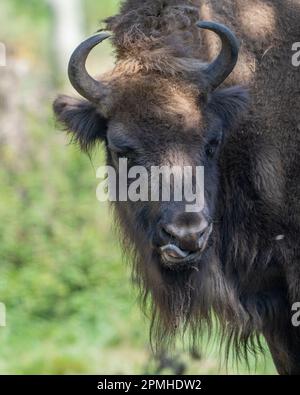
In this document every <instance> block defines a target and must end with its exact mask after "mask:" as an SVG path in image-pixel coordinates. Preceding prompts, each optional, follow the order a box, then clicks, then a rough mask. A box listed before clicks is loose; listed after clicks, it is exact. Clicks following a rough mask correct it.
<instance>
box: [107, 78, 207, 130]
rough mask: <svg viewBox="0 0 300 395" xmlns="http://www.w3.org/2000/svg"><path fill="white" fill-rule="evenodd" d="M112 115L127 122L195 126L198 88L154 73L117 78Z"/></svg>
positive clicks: (199, 117)
mask: <svg viewBox="0 0 300 395" xmlns="http://www.w3.org/2000/svg"><path fill="white" fill-rule="evenodd" d="M111 87H112V108H111V111H110V112H111V115H112V116H113V117H114V118H116V117H117V118H119V119H120V120H122V121H125V122H127V123H130V122H131V121H133V122H143V121H147V123H151V121H152V122H155V121H159V122H167V123H170V124H171V125H172V124H173V123H176V125H177V126H178V125H180V126H181V127H184V128H186V129H191V128H198V127H199V126H200V124H201V120H202V114H201V108H200V106H199V89H198V87H196V86H195V85H193V84H191V83H187V82H185V81H182V80H177V79H172V78H168V79H167V78H162V77H161V76H160V75H159V74H155V75H145V76H142V75H136V76H132V77H130V78H128V76H127V77H126V78H117V79H115V80H114V81H112V83H111Z"/></svg>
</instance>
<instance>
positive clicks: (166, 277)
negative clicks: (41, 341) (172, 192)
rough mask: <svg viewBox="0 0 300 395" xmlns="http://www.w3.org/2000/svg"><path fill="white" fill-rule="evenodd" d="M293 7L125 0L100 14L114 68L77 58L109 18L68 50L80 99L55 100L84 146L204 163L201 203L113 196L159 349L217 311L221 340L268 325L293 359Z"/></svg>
mask: <svg viewBox="0 0 300 395" xmlns="http://www.w3.org/2000/svg"><path fill="white" fill-rule="evenodd" d="M299 20H300V1H299V0H285V1H283V0H272V1H271V0H247V1H246V0H245V1H244V0H243V1H240V0H223V1H219V0H199V1H192V0H145V1H140V0H127V1H124V2H123V3H122V6H121V10H120V13H119V14H118V15H116V16H114V17H111V18H108V19H107V20H106V29H107V30H108V31H111V32H112V42H113V45H114V48H115V53H116V64H115V67H114V68H113V70H112V71H111V72H108V73H106V74H104V75H102V76H101V78H99V79H97V80H96V79H94V78H92V77H91V76H90V75H89V74H88V72H87V70H86V67H85V62H86V59H87V57H88V55H89V53H90V51H91V50H92V48H93V47H95V46H96V45H97V44H99V43H101V42H102V41H103V40H105V39H107V38H108V37H109V34H108V33H105V32H104V31H100V32H98V34H96V35H94V36H93V37H91V38H89V39H87V40H86V41H84V42H83V43H82V44H81V45H80V46H79V47H78V48H77V49H76V50H75V52H74V53H73V55H72V57H71V60H70V64H69V78H70V81H71V83H72V85H73V86H74V88H75V89H76V90H77V92H79V94H80V95H81V96H83V97H84V99H85V100H82V99H77V98H76V99H75V98H70V97H67V96H59V97H58V98H57V99H56V101H55V102H54V112H55V114H56V117H57V119H58V121H59V122H60V123H61V124H62V125H63V126H64V127H65V129H66V130H67V131H68V132H69V133H71V135H72V136H73V139H75V141H76V142H77V143H78V144H79V145H80V147H81V148H82V150H83V151H89V150H90V149H92V148H93V147H95V146H96V145H97V143H98V142H103V143H104V145H105V148H106V156H107V164H109V165H111V166H113V167H114V168H116V169H117V163H118V159H119V158H127V160H128V165H129V167H132V166H135V165H141V166H144V167H145V168H146V169H150V168H151V166H153V165H157V166H160V165H164V164H169V165H174V166H175V165H178V166H185V165H188V166H191V167H192V168H195V167H196V166H204V169H205V188H204V189H205V190H204V197H205V201H204V206H203V208H202V210H201V211H199V212H186V210H185V202H184V201H175V200H171V201H170V202H165V201H136V202H133V201H120V200H119V201H117V202H115V203H114V204H113V206H114V209H115V215H116V220H117V223H118V224H119V226H120V229H121V230H122V232H121V233H122V234H123V237H122V239H123V242H124V247H125V249H126V251H127V252H128V253H129V255H130V256H131V258H132V259H131V260H132V263H133V278H134V281H135V282H136V283H137V284H138V287H139V290H140V296H141V302H142V305H143V306H144V307H145V308H150V310H151V313H152V321H151V331H150V333H151V342H152V344H153V347H154V349H162V348H163V349H165V348H167V347H168V346H172V344H173V343H174V338H175V336H176V335H177V334H180V333H183V332H184V331H186V330H187V329H188V330H189V333H190V334H191V336H190V338H191V340H192V341H193V342H194V343H197V339H199V336H201V333H202V331H203V330H210V328H211V326H212V322H213V321H215V317H216V319H217V322H219V324H220V325H219V326H220V330H221V333H222V336H221V339H222V343H223V342H225V344H226V345H227V346H226V350H227V352H229V351H230V350H235V351H236V353H237V355H239V356H244V357H245V358H247V354H248V351H253V352H257V350H260V347H259V344H260V343H259V336H260V335H261V334H262V335H263V336H264V337H265V339H266V341H267V343H268V346H269V348H270V351H271V354H272V357H273V360H274V363H275V365H276V368H277V370H278V372H279V373H280V374H297V373H298V374H299V373H300V329H299V328H297V327H296V326H293V325H292V311H291V309H292V305H293V303H295V302H297V301H300V243H299V237H300V200H299V199H300V97H299V94H300V70H299V68H297V67H295V66H293V64H292V60H291V59H292V56H293V53H292V47H293V44H294V43H295V42H296V41H297V40H298V41H299V40H300V24H299ZM233 32H235V33H236V35H235V34H233ZM236 36H237V37H238V38H239V41H240V44H241V45H239V42H238V40H237V38H236Z"/></svg>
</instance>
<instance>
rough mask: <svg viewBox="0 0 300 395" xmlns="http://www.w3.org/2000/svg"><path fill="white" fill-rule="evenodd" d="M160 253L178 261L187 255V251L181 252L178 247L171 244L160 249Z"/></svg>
mask: <svg viewBox="0 0 300 395" xmlns="http://www.w3.org/2000/svg"><path fill="white" fill-rule="evenodd" d="M161 251H162V252H163V253H164V254H167V255H168V256H170V257H171V258H175V259H176V258H178V259H183V258H186V257H187V256H188V255H189V252H188V251H184V250H181V249H180V248H179V247H177V246H175V245H173V244H168V245H166V246H164V247H161Z"/></svg>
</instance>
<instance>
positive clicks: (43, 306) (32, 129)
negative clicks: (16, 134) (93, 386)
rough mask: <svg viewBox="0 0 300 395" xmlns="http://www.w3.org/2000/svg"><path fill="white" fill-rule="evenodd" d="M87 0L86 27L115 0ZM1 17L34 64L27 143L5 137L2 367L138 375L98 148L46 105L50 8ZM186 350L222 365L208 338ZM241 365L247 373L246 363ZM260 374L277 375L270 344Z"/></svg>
mask: <svg viewBox="0 0 300 395" xmlns="http://www.w3.org/2000/svg"><path fill="white" fill-rule="evenodd" d="M84 3H85V6H86V12H87V26H88V28H87V34H90V33H92V32H93V31H95V30H96V29H97V28H98V27H99V20H101V19H103V18H104V17H106V16H108V15H112V14H113V13H115V12H116V10H117V7H118V1H115V0H114V1H112V0H107V1H105V0H98V1H95V0H86V1H85V2H84ZM0 25H1V36H0V41H3V42H5V43H8V44H7V45H8V46H9V47H12V48H14V54H13V56H14V57H15V58H18V59H25V60H26V62H27V63H28V64H29V68H30V70H31V71H30V72H29V77H30V78H29V79H26V80H25V81H23V82H22V86H21V88H20V89H22V93H21V95H22V97H24V103H25V104H24V106H21V108H20V109H19V110H20V111H21V112H22V116H23V120H24V124H23V125H22V126H23V127H24V128H25V130H26V137H27V139H28V147H26V150H25V148H24V152H23V153H22V155H20V156H19V157H16V156H15V155H16V154H15V153H14V152H13V151H12V150H11V149H10V148H9V147H2V148H1V147H0V148H1V149H0V155H1V156H0V165H1V167H0V190H1V193H0V301H1V302H4V303H5V304H6V307H7V326H6V327H5V328H0V373H8V374H12V373H15V374H20V373H26V374H32V373H41V374H45V373H47V374H65V373H78V374H80V373H97V374H99V373H102V374H104V373H143V372H144V371H145V367H146V365H147V364H148V362H149V355H150V353H149V350H148V326H149V323H148V321H147V320H146V319H145V318H144V317H143V315H142V314H141V313H140V311H139V308H138V306H137V303H136V293H135V290H134V289H133V287H132V285H131V283H130V273H129V271H130V270H129V268H128V267H126V266H125V265H124V263H122V258H121V252H120V250H119V247H118V242H117V240H116V237H115V235H114V233H113V232H112V230H111V214H110V212H109V210H108V207H107V206H105V205H103V204H100V203H98V202H97V200H96V197H95V190H96V186H97V180H96V177H95V169H96V168H97V167H98V165H100V164H101V163H103V153H102V151H101V150H100V152H98V153H97V155H95V157H94V158H93V160H92V163H91V161H90V160H89V158H88V157H86V156H84V155H82V154H81V153H79V152H78V149H76V148H75V147H73V146H68V145H67V140H66V138H65V137H64V136H63V135H62V133H61V132H59V131H57V129H56V127H55V123H54V120H53V116H52V113H51V102H52V100H53V98H54V96H55V89H54V88H53V86H52V77H53V75H52V73H53V72H52V70H51V67H50V66H49V57H50V56H51V55H50V52H51V51H50V44H49V42H50V34H51V33H50V32H51V16H50V13H49V8H48V6H47V4H46V2H45V1H40V0H27V1H26V2H24V1H23V0H1V5H0ZM110 52H111V49H110V48H109V46H107V47H106V49H105V50H104V52H103V49H102V50H101V54H100V53H99V52H98V53H97V52H95V54H94V55H93V56H94V57H93V59H94V61H92V64H93V65H94V66H92V67H95V65H96V59H97V60H98V63H99V59H101V64H102V66H103V58H104V59H105V60H104V64H105V67H108V65H109V64H111V63H112V57H111V56H109V53H110ZM98 63H97V64H98ZM95 70H96V68H95ZM35 96H36V97H37V99H36V100H34V98H33V97H35ZM26 103H27V105H26ZM183 359H186V360H187V363H188V372H189V373H195V374H204V373H208V374H212V373H218V372H225V370H224V368H219V361H220V355H219V353H218V349H217V347H216V346H213V345H210V346H209V347H208V348H207V350H206V353H205V356H204V357H203V359H202V360H200V361H191V360H190V359H189V358H188V357H187V356H186V354H184V355H183ZM251 368H252V369H254V360H251ZM236 371H237V370H236V368H234V367H229V371H228V372H229V373H230V372H236ZM239 372H240V373H244V372H246V373H247V372H248V371H247V368H246V366H245V365H244V364H243V363H241V364H240V367H239ZM256 372H257V373H274V367H273V364H272V362H271V360H270V357H269V355H268V354H267V358H266V363H265V362H264V361H263V360H262V359H261V360H259V362H258V365H257V369H256Z"/></svg>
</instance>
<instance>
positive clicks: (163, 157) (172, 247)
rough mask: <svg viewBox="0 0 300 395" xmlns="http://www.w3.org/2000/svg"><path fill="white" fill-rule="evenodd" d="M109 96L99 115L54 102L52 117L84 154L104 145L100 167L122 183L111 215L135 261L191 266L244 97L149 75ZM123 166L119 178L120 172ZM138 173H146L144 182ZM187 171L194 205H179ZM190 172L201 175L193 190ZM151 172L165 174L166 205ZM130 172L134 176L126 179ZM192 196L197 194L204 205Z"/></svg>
mask: <svg viewBox="0 0 300 395" xmlns="http://www.w3.org/2000/svg"><path fill="white" fill-rule="evenodd" d="M110 89H111V91H110V107H109V109H108V110H106V113H105V115H103V113H102V109H101V108H100V107H99V106H97V105H94V104H91V103H89V102H87V101H80V100H77V99H71V98H68V97H65V96H62V97H60V98H58V99H57V100H56V102H55V105H54V109H55V112H56V115H57V117H58V119H59V120H60V121H61V122H63V123H64V124H65V127H66V129H67V130H68V131H71V132H72V133H73V137H74V138H75V140H76V141H77V142H78V143H79V144H80V146H81V148H82V149H83V150H87V149H89V148H91V147H92V146H93V145H94V144H95V143H96V142H97V141H103V142H104V144H105V147H106V152H107V164H108V165H110V166H112V167H114V168H115V170H116V173H117V174H119V175H120V174H121V173H123V177H124V176H125V177H126V179H125V180H121V181H122V182H125V183H127V191H128V194H127V198H126V199H125V200H126V201H123V200H124V199H120V196H119V194H117V199H116V200H117V201H116V203H115V208H116V211H117V218H118V219H119V220H120V223H121V225H122V226H123V229H124V233H125V234H126V238H127V239H129V240H130V242H131V244H133V245H134V247H135V249H136V250H138V252H139V254H140V255H141V256H143V254H144V253H145V251H147V254H148V255H151V260H152V262H153V261H155V262H156V263H158V265H159V266H160V267H163V268H165V269H168V270H170V269H172V270H178V269H180V270H182V269H184V270H186V269H188V268H192V267H195V266H196V265H198V264H199V263H200V260H201V256H202V254H203V253H204V252H205V251H206V249H207V248H208V247H209V246H210V245H211V234H212V231H213V222H214V218H215V211H216V206H217V200H218V186H219V178H220V173H221V172H222V170H221V169H220V167H219V158H220V154H221V153H222V148H223V146H224V144H226V139H227V136H228V134H229V132H230V131H231V130H232V129H233V128H234V127H235V126H236V124H237V121H238V119H240V115H241V114H242V113H243V112H244V110H245V107H246V102H247V98H246V96H247V95H246V93H245V91H244V90H243V89H241V88H230V89H225V90H220V91H215V92H213V93H210V94H208V95H203V94H201V91H200V90H199V87H198V86H197V85H195V84H194V83H190V82H188V81H185V80H174V79H170V78H158V77H155V76H154V75H148V76H146V77H145V76H134V77H132V78H128V77H127V78H124V79H121V80H120V79H118V81H115V82H113V83H111V85H110ZM124 159H126V167H127V169H126V172H125V173H124V171H123V172H122V168H120V165H121V166H124V163H125V162H124ZM140 168H142V170H143V169H144V170H145V172H146V173H147V177H146V178H144V179H142V178H141V172H140V170H139V169H140ZM186 168H187V169H191V172H192V173H191V174H192V178H191V190H192V192H193V195H192V196H194V201H191V200H189V201H187V199H186V195H185V193H184V191H183V190H182V194H181V198H179V199H176V196H175V188H176V185H177V187H178V184H176V182H175V180H174V177H176V176H178V177H179V178H178V179H177V182H178V180H179V182H182V184H180V188H181V186H182V187H183V186H184V180H185V177H187V176H186V174H185V169H186ZM197 168H198V169H204V184H202V185H200V186H198V185H196V184H197V182H199V180H198V179H197V177H196V176H197V172H196V169H197ZM134 169H138V171H137V172H135V171H134ZM154 169H155V170H156V171H158V170H159V171H160V172H161V171H162V170H163V169H165V170H167V171H169V175H170V178H169V184H167V187H169V192H170V195H169V196H167V199H165V198H164V196H163V191H162V189H163V187H164V185H163V177H159V178H156V179H154V175H153V174H154V173H153V171H154ZM123 170H124V169H123ZM132 172H133V173H134V174H135V177H132V175H131V177H129V175H130V173H132ZM156 174H157V173H156ZM160 174H161V173H160ZM198 174H199V173H198ZM201 174H202V173H201ZM137 179H140V181H141V182H140V183H139V184H138V187H137V188H139V189H143V191H144V192H145V194H144V195H143V194H142V191H137V188H136V190H135V192H136V194H135V197H136V196H137V194H138V193H139V196H140V198H134V199H132V197H131V196H130V190H131V191H132V188H133V184H134V183H136V181H137ZM118 180H119V179H118ZM200 181H201V180H200ZM175 184H176V185H175ZM157 190H158V191H157ZM153 192H156V194H155V193H153ZM197 193H200V194H203V197H204V200H203V201H202V200H201V199H197V198H198V197H197ZM153 196H155V197H154V198H153ZM198 203H200V204H201V206H200V204H198ZM197 204H198V206H199V207H197ZM189 205H190V206H192V205H193V207H194V209H193V210H192V211H189V210H188V206H189Z"/></svg>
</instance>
